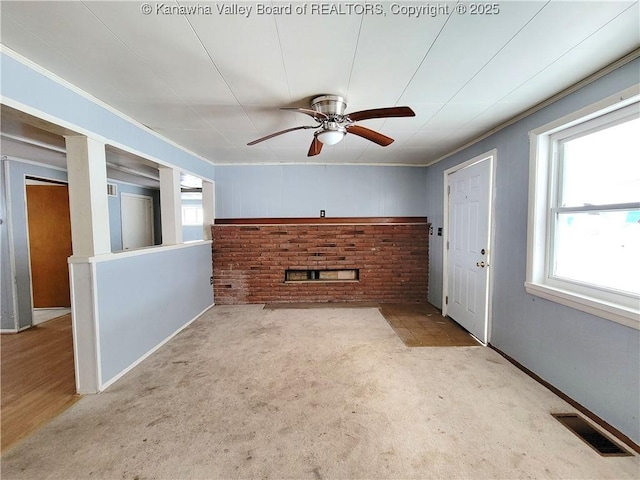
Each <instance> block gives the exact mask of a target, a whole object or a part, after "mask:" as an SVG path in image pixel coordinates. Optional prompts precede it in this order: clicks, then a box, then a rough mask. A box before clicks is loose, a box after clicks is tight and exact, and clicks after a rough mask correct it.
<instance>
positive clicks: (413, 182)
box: [216, 165, 426, 218]
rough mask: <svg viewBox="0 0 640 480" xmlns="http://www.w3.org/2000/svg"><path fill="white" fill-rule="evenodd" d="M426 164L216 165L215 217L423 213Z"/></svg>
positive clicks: (424, 206) (404, 214) (424, 211)
mask: <svg viewBox="0 0 640 480" xmlns="http://www.w3.org/2000/svg"><path fill="white" fill-rule="evenodd" d="M425 182H426V169H424V168H416V167H382V166H345V165H305V166H302V165H274V166H268V165H262V166H237V167H235V166H218V167H216V217H217V218H256V217H318V216H320V210H325V211H326V215H327V217H393V216H425V215H426V192H425V189H424V185H425Z"/></svg>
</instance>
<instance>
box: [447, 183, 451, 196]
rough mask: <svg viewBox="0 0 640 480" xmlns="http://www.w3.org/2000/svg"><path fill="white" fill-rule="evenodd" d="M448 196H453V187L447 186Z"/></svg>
mask: <svg viewBox="0 0 640 480" xmlns="http://www.w3.org/2000/svg"><path fill="white" fill-rule="evenodd" d="M447 195H451V185H447Z"/></svg>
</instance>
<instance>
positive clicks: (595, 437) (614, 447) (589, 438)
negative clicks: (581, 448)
mask: <svg viewBox="0 0 640 480" xmlns="http://www.w3.org/2000/svg"><path fill="white" fill-rule="evenodd" d="M551 415H552V416H554V417H555V418H556V419H557V420H558V421H559V422H560V423H562V424H563V425H564V426H565V427H567V428H568V429H569V430H571V431H572V432H573V433H574V434H576V435H577V436H578V437H580V438H581V439H582V440H583V441H584V442H585V443H586V444H587V445H589V446H590V447H591V448H593V449H594V450H595V451H596V452H598V453H599V454H600V455H602V456H603V457H629V456H631V453H629V452H628V451H626V450H624V449H623V448H621V447H620V446H618V444H616V443H614V442H612V441H611V440H609V439H608V438H607V437H605V436H604V435H603V434H602V433H600V432H599V431H598V430H596V429H595V428H594V427H592V426H591V424H590V423H588V422H587V421H586V420H584V419H583V418H582V417H580V416H579V415H576V414H575V413H552V414H551Z"/></svg>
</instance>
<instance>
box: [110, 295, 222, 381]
mask: <svg viewBox="0 0 640 480" xmlns="http://www.w3.org/2000/svg"><path fill="white" fill-rule="evenodd" d="M214 305H215V303H212V304H211V305H209V306H208V307H207V308H205V309H204V310H202V311H201V312H200V313H198V314H197V315H196V316H195V317H193V318H192V319H191V320H189V321H188V322H187V323H185V324H184V325H182V326H181V327H180V328H178V329H177V330H176V331H175V332H173V333H172V334H171V335H169V336H168V337H167V338H165V339H164V340H162V341H161V342H160V343H159V344H158V345H156V346H155V347H153V348H152V349H151V350H149V351H148V352H147V353H145V354H144V355H143V356H142V357H140V358H139V359H138V360H136V361H135V362H133V363H132V364H131V365H129V366H128V367H127V368H125V369H124V370H123V371H121V372H120V373H118V374H117V375H115V376H114V377H112V378H111V379H109V380H108V381H106V382H104V383H102V384H101V385H100V386H99V392H102V391H104V390H106V389H107V388H108V387H110V386H111V385H113V384H114V383H115V382H117V381H118V380H120V379H121V378H122V377H124V376H125V375H126V374H127V373H129V372H130V371H131V370H133V369H134V368H135V367H137V366H138V365H139V364H140V363H142V362H143V361H144V360H146V359H147V357H149V356H150V355H151V354H153V353H154V352H155V351H156V350H158V349H159V348H160V347H162V346H163V345H164V344H166V343H167V342H168V341H169V340H171V339H172V338H173V337H175V336H176V335H177V334H179V333H180V332H181V331H182V330H184V329H185V328H187V327H188V326H189V325H191V324H192V323H193V322H195V321H196V320H197V319H198V318H200V317H201V316H202V315H203V314H204V313H205V312H206V311H207V310H209V309H210V308H212V307H213V306H214Z"/></svg>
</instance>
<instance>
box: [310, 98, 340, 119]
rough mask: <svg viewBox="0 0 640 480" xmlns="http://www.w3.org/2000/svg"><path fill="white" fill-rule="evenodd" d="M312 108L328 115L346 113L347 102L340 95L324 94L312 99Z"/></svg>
mask: <svg viewBox="0 0 640 480" xmlns="http://www.w3.org/2000/svg"><path fill="white" fill-rule="evenodd" d="M311 108H312V109H313V110H315V111H316V112H320V113H324V114H325V115H328V116H333V115H344V111H345V110H346V109H347V104H346V103H345V101H344V98H343V97H339V96H338V95H322V96H320V97H316V98H314V99H313V100H311Z"/></svg>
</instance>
